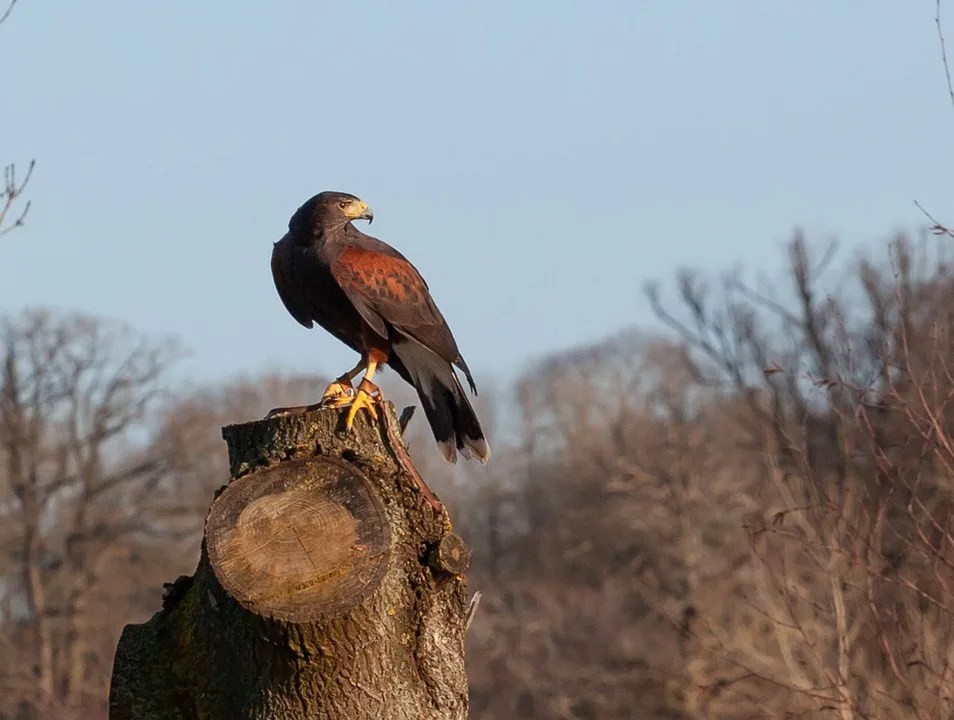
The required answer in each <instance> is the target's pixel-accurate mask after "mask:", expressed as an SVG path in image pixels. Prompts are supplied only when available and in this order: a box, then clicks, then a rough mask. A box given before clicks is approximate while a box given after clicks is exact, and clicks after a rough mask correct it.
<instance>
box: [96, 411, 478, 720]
mask: <svg viewBox="0 0 954 720" xmlns="http://www.w3.org/2000/svg"><path fill="white" fill-rule="evenodd" d="M382 411H383V413H384V414H386V417H384V416H383V417H382V422H381V423H374V422H372V421H370V420H369V418H368V415H367V414H366V413H359V415H358V417H357V419H356V421H355V424H354V428H353V430H352V431H351V432H345V431H344V430H343V428H342V425H343V419H344V413H339V412H338V411H335V410H319V411H316V412H308V413H304V414H299V415H291V416H284V417H275V418H271V419H269V420H263V421H260V422H251V423H245V424H242V425H230V426H228V427H225V428H223V430H222V434H223V437H224V438H225V440H226V442H227V443H228V449H229V462H230V466H231V475H232V479H231V481H230V482H229V484H228V485H227V486H225V487H224V488H222V489H221V490H220V491H219V492H218V493H217V495H216V498H215V500H214V501H213V503H212V507H211V508H210V510H209V513H208V516H207V518H206V524H205V535H204V539H203V543H202V554H201V558H200V560H199V565H198V568H197V570H196V572H195V574H194V575H193V576H192V577H184V576H183V577H180V578H179V579H178V580H176V582H174V583H172V584H168V585H166V591H165V593H164V599H163V607H162V610H161V611H160V612H158V613H156V614H155V615H154V616H153V617H152V619H151V620H150V621H149V622H147V623H144V624H141V625H127V626H126V628H125V629H124V631H123V633H122V636H121V638H120V640H119V646H118V647H117V649H116V658H115V663H114V667H113V676H112V683H111V688H110V697H109V707H110V712H109V717H110V718H111V720H159V719H160V718H162V719H165V718H170V719H171V718H182V719H185V718H190V719H191V718H202V719H203V720H241V719H242V718H261V719H262V720H265V719H266V718H268V719H269V720H300V719H304V718H323V719H324V718H327V719H329V720H338V719H340V720H365V719H367V720H392V719H393V720H405V719H407V720H411V719H413V720H419V719H423V718H427V719H429V720H430V719H434V720H444V719H447V720H450V719H451V718H453V719H455V720H458V719H460V718H466V717H467V708H468V697H467V677H466V674H465V671H464V634H465V632H466V624H467V602H466V582H465V578H464V572H465V570H466V567H467V561H468V553H467V550H466V548H465V547H464V545H463V543H462V542H461V541H460V539H459V538H457V537H456V536H455V535H452V534H451V524H450V521H449V519H448V516H447V513H446V511H444V510H442V511H440V512H438V511H436V510H435V509H434V508H433V507H432V506H431V505H429V504H428V502H427V500H426V498H425V497H424V496H423V495H422V493H421V491H420V490H419V489H418V488H417V486H416V485H415V483H414V480H413V479H412V475H411V474H410V471H409V469H408V467H407V464H406V463H405V462H404V461H403V459H402V451H403V450H404V448H403V443H402V441H401V439H400V436H399V434H398V430H397V427H398V421H397V420H396V418H395V416H394V410H393V406H392V405H391V404H390V403H385V406H384V407H383V408H382ZM397 444H401V447H400V448H396V447H395V446H396V445H397ZM403 457H406V455H405V456H403Z"/></svg>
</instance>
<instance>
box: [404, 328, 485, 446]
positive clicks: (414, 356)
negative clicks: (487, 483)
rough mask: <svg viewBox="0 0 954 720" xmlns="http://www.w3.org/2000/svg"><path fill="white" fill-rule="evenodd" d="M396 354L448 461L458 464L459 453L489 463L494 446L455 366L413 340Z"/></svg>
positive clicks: (407, 341)
mask: <svg viewBox="0 0 954 720" xmlns="http://www.w3.org/2000/svg"><path fill="white" fill-rule="evenodd" d="M393 351H394V353H395V354H396V355H397V356H398V358H399V359H400V361H401V363H402V364H403V365H404V367H405V368H406V369H407V372H408V375H410V376H411V380H412V381H413V384H414V387H415V388H416V389H417V394H418V397H419V398H420V399H421V405H422V406H423V408H424V415H425V416H426V417H427V422H428V424H429V425H430V426H431V431H432V432H433V433H434V439H435V440H437V445H438V447H439V448H440V450H441V455H443V456H444V459H445V460H446V461H447V462H449V463H453V462H456V461H457V451H458V450H459V451H460V454H461V455H463V456H464V457H465V458H470V457H471V456H474V457H476V458H477V459H478V460H480V461H481V462H482V463H485V462H487V460H489V459H490V445H489V444H488V443H487V438H485V437H484V431H483V430H482V429H481V427H480V421H479V420H478V419H477V413H475V412H474V408H473V407H471V404H470V401H469V400H468V399H467V396H466V395H465V394H464V388H463V387H462V386H461V384H460V380H459V379H458V378H457V374H456V373H455V372H454V368H453V367H452V366H451V364H450V363H448V362H447V361H445V360H444V359H443V358H441V357H439V356H438V355H436V354H435V353H433V352H431V351H430V350H428V349H427V348H426V347H424V346H423V345H421V344H420V343H418V342H416V341H414V340H412V339H410V338H409V339H407V340H406V341H404V342H400V343H395V344H394V346H393Z"/></svg>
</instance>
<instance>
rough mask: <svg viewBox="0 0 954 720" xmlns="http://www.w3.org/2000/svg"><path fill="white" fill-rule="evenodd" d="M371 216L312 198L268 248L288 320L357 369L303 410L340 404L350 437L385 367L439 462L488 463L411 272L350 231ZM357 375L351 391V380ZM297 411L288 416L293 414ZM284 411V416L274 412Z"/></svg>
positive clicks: (438, 328) (371, 404)
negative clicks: (405, 392)
mask: <svg viewBox="0 0 954 720" xmlns="http://www.w3.org/2000/svg"><path fill="white" fill-rule="evenodd" d="M373 218H374V214H373V213H372V212H371V208H369V207H368V205H367V204H366V203H364V202H363V201H361V200H359V199H358V198H357V197H355V196H354V195H350V194H348V193H343V192H330V191H326V192H322V193H319V194H318V195H315V196H314V197H312V198H310V199H308V200H307V201H306V202H305V203H304V204H303V205H302V206H301V207H300V208H298V210H297V211H295V214H294V215H292V218H291V220H290V221H289V223H288V232H287V233H286V234H285V236H284V237H282V239H281V240H279V241H278V242H277V243H275V244H274V248H273V249H272V277H273V278H274V280H275V288H276V289H277V290H278V295H279V297H280V298H281V300H282V303H283V304H284V305H285V308H286V309H287V310H288V312H289V313H290V314H291V316H292V317H293V318H295V320H297V321H298V322H299V323H301V324H302V325H304V326H305V327H306V328H311V327H313V326H314V323H318V324H319V325H320V326H321V327H323V328H324V329H325V330H327V331H328V332H329V333H331V334H332V335H333V336H335V337H336V338H337V339H338V340H340V341H341V342H343V343H345V344H346V345H347V346H348V347H350V348H351V349H352V350H354V351H355V352H357V353H360V355H361V360H360V362H359V363H358V364H357V365H356V366H355V367H354V368H352V369H351V370H349V371H348V372H346V373H344V374H343V375H341V376H340V377H339V378H337V379H336V380H335V381H334V382H332V383H331V384H330V385H329V386H328V388H327V389H326V390H325V393H324V395H323V397H322V399H321V401H320V402H319V403H317V404H316V405H315V406H310V407H316V406H321V407H344V406H346V405H350V409H349V411H348V415H347V418H346V421H345V424H346V427H347V428H348V429H349V430H350V429H351V427H352V423H353V421H354V418H355V415H356V414H357V412H358V410H360V409H361V408H365V409H366V410H367V411H368V412H369V413H370V414H371V416H372V417H373V418H375V419H377V411H376V410H375V404H377V403H378V402H380V400H381V392H380V389H379V388H378V387H377V386H376V385H374V384H373V382H372V378H373V377H374V373H375V371H376V370H377V369H378V368H379V367H381V366H382V365H385V364H386V365H388V366H390V367H392V368H393V369H394V370H395V371H396V372H397V373H398V375H400V376H401V377H402V378H403V379H404V380H405V381H407V382H408V383H410V384H411V385H413V386H414V388H415V389H416V390H417V394H418V397H419V398H420V400H421V405H422V406H423V408H424V414H425V416H426V417H427V421H428V424H429V425H430V426H431V430H432V432H433V433H434V438H435V440H437V444H438V446H439V448H440V451H441V454H442V455H443V456H444V459H445V460H446V461H447V462H449V463H453V462H456V460H457V453H458V451H459V452H460V454H461V455H463V456H464V457H467V458H470V457H476V458H477V459H478V460H480V461H481V462H487V460H488V459H489V458H490V446H489V444H488V443H487V439H486V438H485V437H484V432H483V430H482V429H481V427H480V422H479V421H478V419H477V415H476V413H475V412H474V409H473V408H472V407H471V405H470V402H469V401H468V399H467V396H466V395H465V394H464V389H463V387H462V386H461V382H460V380H459V379H458V377H457V374H456V373H455V372H454V368H453V366H454V365H456V366H457V367H458V368H460V369H461V370H462V371H463V372H464V375H465V376H466V378H467V382H468V384H469V385H470V389H471V391H472V392H473V393H474V394H475V395H476V393H477V387H476V385H475V384H474V380H473V377H472V376H471V373H470V370H469V369H468V367H467V363H465V362H464V358H463V357H461V354H460V351H459V350H458V349H457V342H456V341H455V340H454V335H453V334H452V333H451V330H450V328H449V327H448V326H447V321H446V320H444V316H443V315H441V312H440V310H438V309H437V305H436V304H435V303H434V299H433V298H432V297H431V294H430V292H429V290H428V287H427V283H426V282H425V281H424V278H422V277H421V275H420V273H419V272H418V271H417V268H415V267H414V266H413V265H412V264H411V263H410V262H409V261H408V260H407V258H405V257H404V256H403V255H402V254H401V253H399V252H398V251H397V250H395V249H394V248H392V247H391V246H390V245H387V244H386V243H384V242H382V241H380V240H378V239H377V238H374V237H371V236H370V235H366V234H364V233H363V232H361V231H360V230H358V229H357V228H356V227H355V226H354V225H352V221H353V220H359V219H364V220H367V221H368V223H369V224H370V223H371V221H372V220H373ZM362 370H365V374H364V378H363V379H362V380H361V383H360V384H359V385H358V390H357V393H355V391H354V387H353V385H352V381H353V380H354V379H355V378H356V377H357V376H358V375H359V374H360V372H361V371H362ZM295 409H298V408H295ZM281 410H292V409H291V408H284V409H279V410H278V411H273V413H276V412H280V411H281Z"/></svg>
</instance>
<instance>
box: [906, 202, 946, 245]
mask: <svg viewBox="0 0 954 720" xmlns="http://www.w3.org/2000/svg"><path fill="white" fill-rule="evenodd" d="M914 204H915V206H916V207H917V209H918V210H920V211H921V212H922V213H924V217H926V218H927V219H928V220H930V221H931V222H932V223H934V225H932V226H931V232H932V233H934V234H935V235H947V236H948V237H954V232H951V231H950V230H949V229H948V228H947V227H945V226H944V225H941V223H939V222H938V221H937V220H935V219H934V217H933V216H932V215H931V213H929V212H928V211H927V210H925V209H924V208H923V207H921V203H919V202H918V201H917V200H915V201H914Z"/></svg>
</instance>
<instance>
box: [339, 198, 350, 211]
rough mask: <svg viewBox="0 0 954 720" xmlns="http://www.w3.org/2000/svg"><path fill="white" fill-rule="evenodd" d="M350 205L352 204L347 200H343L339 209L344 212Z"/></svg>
mask: <svg viewBox="0 0 954 720" xmlns="http://www.w3.org/2000/svg"><path fill="white" fill-rule="evenodd" d="M350 204H351V203H349V202H348V201H347V200H342V201H341V202H339V203H338V207H340V208H341V209H342V210H344V209H345V208H346V207H348V205H350Z"/></svg>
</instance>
